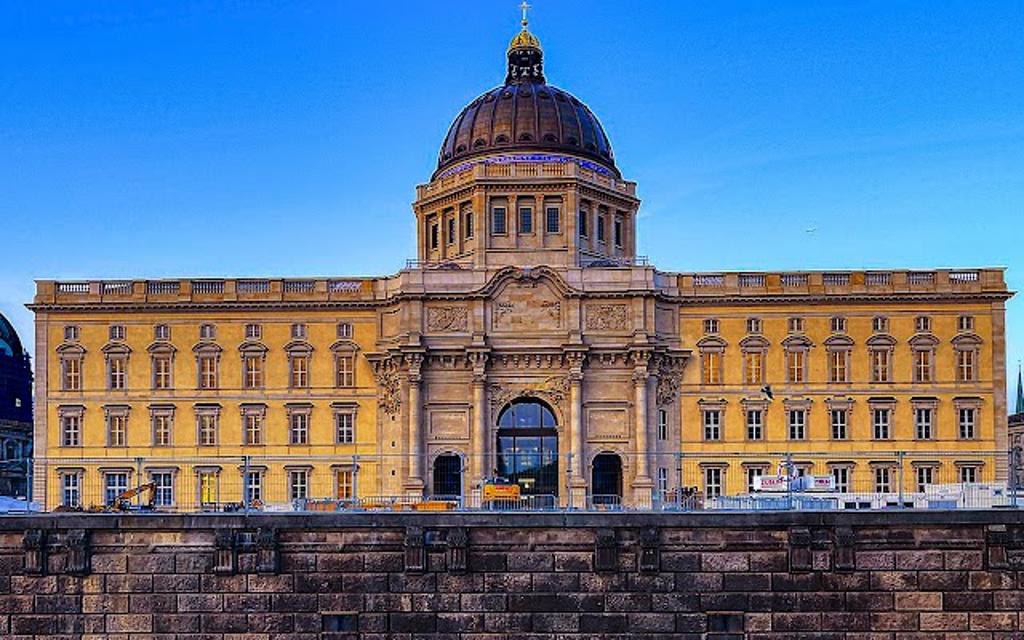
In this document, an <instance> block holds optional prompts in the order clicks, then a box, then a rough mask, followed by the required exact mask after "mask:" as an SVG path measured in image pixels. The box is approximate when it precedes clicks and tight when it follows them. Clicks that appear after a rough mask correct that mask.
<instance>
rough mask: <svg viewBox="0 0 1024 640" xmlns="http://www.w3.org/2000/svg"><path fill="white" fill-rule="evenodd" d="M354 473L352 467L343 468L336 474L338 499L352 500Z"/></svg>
mask: <svg viewBox="0 0 1024 640" xmlns="http://www.w3.org/2000/svg"><path fill="white" fill-rule="evenodd" d="M353 476H354V474H353V473H352V470H351V469H341V470H339V471H338V472H337V473H336V474H335V485H336V488H335V497H337V499H338V500H351V499H352V497H353V493H354V492H353V489H354V487H355V483H354V477H353Z"/></svg>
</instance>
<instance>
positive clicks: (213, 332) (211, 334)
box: [199, 324, 217, 340]
mask: <svg viewBox="0 0 1024 640" xmlns="http://www.w3.org/2000/svg"><path fill="white" fill-rule="evenodd" d="M216 336H217V328H216V327H214V326H213V325H212V324H204V325H200V326H199V338H200V339H201V340H213V339H214V338H215V337H216Z"/></svg>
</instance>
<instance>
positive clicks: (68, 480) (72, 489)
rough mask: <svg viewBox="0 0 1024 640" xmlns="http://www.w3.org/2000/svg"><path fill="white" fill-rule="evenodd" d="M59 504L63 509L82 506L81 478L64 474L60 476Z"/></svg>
mask: <svg viewBox="0 0 1024 640" xmlns="http://www.w3.org/2000/svg"><path fill="white" fill-rule="evenodd" d="M61 504H62V505H64V506H65V507H80V506H82V476H81V475H80V474H77V473H65V474H64V475H63V476H61Z"/></svg>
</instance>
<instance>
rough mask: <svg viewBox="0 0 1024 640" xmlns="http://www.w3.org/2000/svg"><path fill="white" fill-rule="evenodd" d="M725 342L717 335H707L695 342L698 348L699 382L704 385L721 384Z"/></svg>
mask: <svg viewBox="0 0 1024 640" xmlns="http://www.w3.org/2000/svg"><path fill="white" fill-rule="evenodd" d="M725 347H726V342H725V340H722V339H721V338H719V337H717V336H709V337H706V338H704V339H702V340H700V341H699V342H698V343H697V348H698V349H699V350H700V362H701V382H702V383H703V384H706V385H717V384H722V358H723V356H724V354H725Z"/></svg>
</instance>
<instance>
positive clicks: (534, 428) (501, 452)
mask: <svg viewBox="0 0 1024 640" xmlns="http://www.w3.org/2000/svg"><path fill="white" fill-rule="evenodd" d="M557 425H558V423H557V420H556V419H555V414H554V412H553V411H552V410H551V407H549V406H548V405H547V404H546V403H544V402H542V401H540V400H537V399H536V398H521V399H519V400H513V401H512V402H510V403H509V404H507V405H505V407H504V408H503V409H502V410H501V413H499V414H498V435H497V447H496V449H495V454H496V456H495V457H496V463H497V469H496V471H497V473H498V475H499V476H503V477H505V478H508V479H509V480H511V481H512V482H515V483H517V484H518V485H519V487H520V489H521V491H522V493H523V494H524V495H551V496H557V495H558V431H557V430H556V427H557Z"/></svg>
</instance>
